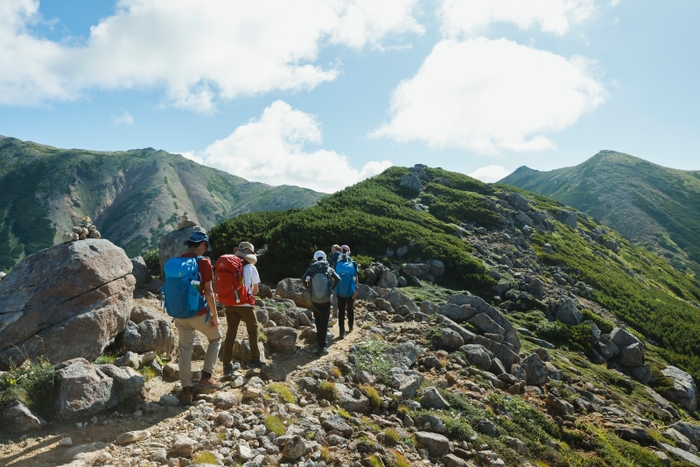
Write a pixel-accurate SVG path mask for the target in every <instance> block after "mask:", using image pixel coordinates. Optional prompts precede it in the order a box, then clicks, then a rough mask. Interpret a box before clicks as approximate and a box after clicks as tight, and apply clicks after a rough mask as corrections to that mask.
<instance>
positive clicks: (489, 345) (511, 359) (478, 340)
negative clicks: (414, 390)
mask: <svg viewBox="0 0 700 467" xmlns="http://www.w3.org/2000/svg"><path fill="white" fill-rule="evenodd" d="M473 343H474V344H480V345H483V346H484V347H485V348H486V350H488V351H490V352H491V353H492V354H493V355H494V356H495V357H496V358H498V359H499V360H500V361H501V362H502V363H503V366H504V367H505V369H506V371H507V372H510V367H511V366H512V365H513V363H517V362H519V361H520V356H519V355H518V354H517V353H515V352H514V351H513V350H512V348H511V347H509V346H508V345H506V344H501V343H498V342H496V341H493V340H491V339H487V338H485V337H482V336H475V337H474V341H473Z"/></svg>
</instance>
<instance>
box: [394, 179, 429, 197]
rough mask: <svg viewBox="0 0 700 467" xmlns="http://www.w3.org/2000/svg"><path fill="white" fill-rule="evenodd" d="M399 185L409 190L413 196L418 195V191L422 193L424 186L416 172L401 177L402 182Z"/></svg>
mask: <svg viewBox="0 0 700 467" xmlns="http://www.w3.org/2000/svg"><path fill="white" fill-rule="evenodd" d="M399 186H401V187H402V188H404V189H405V190H406V191H408V193H409V195H411V196H417V195H418V193H420V191H421V190H422V189H423V186H422V185H421V183H420V179H419V178H418V177H417V176H416V175H414V174H406V175H404V176H403V177H401V182H399Z"/></svg>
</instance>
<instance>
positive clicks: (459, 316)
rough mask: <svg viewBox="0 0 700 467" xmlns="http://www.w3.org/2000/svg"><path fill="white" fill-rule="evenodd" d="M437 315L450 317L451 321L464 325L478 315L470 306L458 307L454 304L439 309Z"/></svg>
mask: <svg viewBox="0 0 700 467" xmlns="http://www.w3.org/2000/svg"><path fill="white" fill-rule="evenodd" d="M436 312H437V314H439V315H443V316H446V317H448V318H449V319H451V320H453V321H456V322H458V323H463V322H465V321H467V320H469V318H471V317H472V316H474V315H475V314H476V313H477V310H476V309H475V308H474V307H471V306H469V305H457V304H454V303H447V304H445V305H442V306H440V307H438V309H437V310H436Z"/></svg>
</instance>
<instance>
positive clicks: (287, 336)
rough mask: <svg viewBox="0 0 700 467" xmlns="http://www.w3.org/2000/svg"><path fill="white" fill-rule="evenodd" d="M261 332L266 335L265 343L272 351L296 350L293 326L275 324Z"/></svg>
mask: <svg viewBox="0 0 700 467" xmlns="http://www.w3.org/2000/svg"><path fill="white" fill-rule="evenodd" d="M263 333H264V334H265V335H266V336H267V345H269V346H270V349H271V350H272V351H273V352H281V353H294V352H295V351H296V342H297V333H296V331H295V330H294V328H289V327H286V326H277V327H274V328H265V329H263Z"/></svg>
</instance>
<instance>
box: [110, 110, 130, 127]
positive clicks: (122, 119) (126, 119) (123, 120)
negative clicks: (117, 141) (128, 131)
mask: <svg viewBox="0 0 700 467" xmlns="http://www.w3.org/2000/svg"><path fill="white" fill-rule="evenodd" d="M112 121H113V122H114V124H115V125H133V124H134V117H132V116H131V114H130V113H129V112H127V111H126V110H125V111H124V112H122V114H121V115H120V116H118V117H117V116H114V115H113V116H112Z"/></svg>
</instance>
